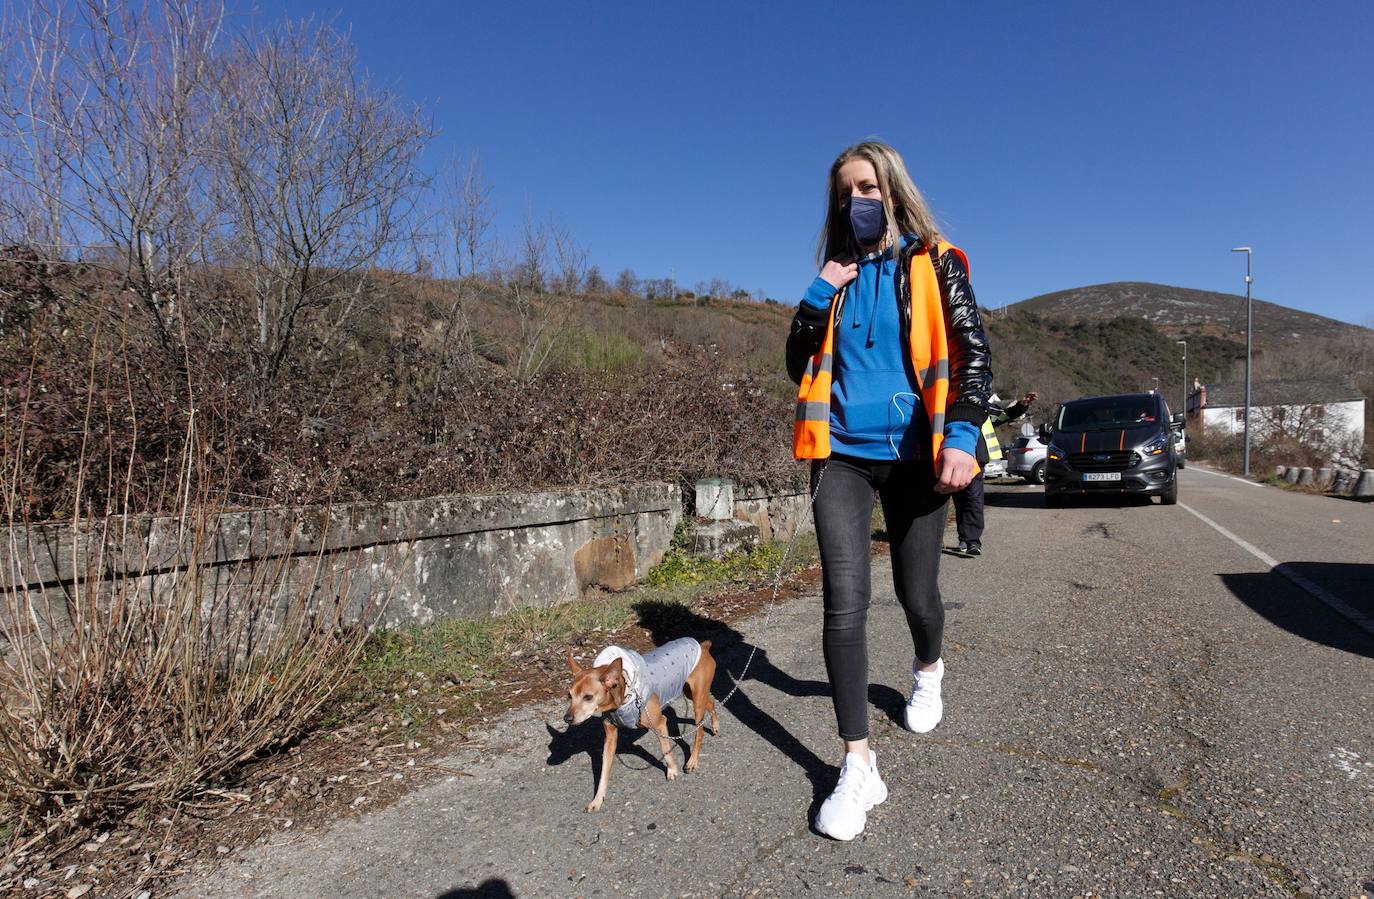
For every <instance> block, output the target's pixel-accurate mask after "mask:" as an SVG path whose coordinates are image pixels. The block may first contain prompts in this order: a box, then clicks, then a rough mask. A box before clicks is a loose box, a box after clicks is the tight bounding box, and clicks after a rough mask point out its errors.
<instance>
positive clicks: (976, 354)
mask: <svg viewBox="0 0 1374 899" xmlns="http://www.w3.org/2000/svg"><path fill="white" fill-rule="evenodd" d="M936 274H937V275H938V276H939V278H938V280H939V282H940V294H941V297H940V299H941V300H943V301H944V303H943V305H944V309H945V336H946V339H947V340H948V341H949V402H948V403H947V404H946V407H945V421H969V422H973V423H974V424H976V425H980V426H981V425H982V423H983V420H984V419H985V418H987V416H988V413H989V412H990V411H991V408H992V405H991V400H989V399H988V397H989V396H991V394H992V351H991V350H990V349H989V348H988V335H987V332H985V331H984V330H983V318H982V316H981V315H979V314H978V301H977V300H976V299H975V298H974V296H973V287H972V285H970V284H969V278H968V269H967V268H966V267H965V266H964V260H963V259H962V258H960V256H959V254H958V253H954V252H946V253H945V254H944V255H942V256H941V257H940V259H939V261H938V265H937V266H936Z"/></svg>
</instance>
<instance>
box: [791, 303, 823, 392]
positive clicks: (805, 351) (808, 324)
mask: <svg viewBox="0 0 1374 899" xmlns="http://www.w3.org/2000/svg"><path fill="white" fill-rule="evenodd" d="M829 322H830V310H829V309H817V308H815V307H814V306H809V305H807V304H806V303H801V304H799V305H798V306H797V314H796V315H794V316H793V317H792V329H791V330H790V331H788V332H787V376H788V377H789V378H791V379H792V383H794V384H800V383H801V379H802V375H803V374H804V373H805V372H806V360H807V359H810V358H811V357H812V356H814V355H816V351H817V350H819V349H820V348H821V343H822V342H824V340H825V327H826V325H827V324H829Z"/></svg>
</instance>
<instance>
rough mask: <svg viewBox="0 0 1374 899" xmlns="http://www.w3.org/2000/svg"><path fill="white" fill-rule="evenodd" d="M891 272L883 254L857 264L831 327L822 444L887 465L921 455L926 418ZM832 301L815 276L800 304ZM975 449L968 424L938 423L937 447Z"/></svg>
mask: <svg viewBox="0 0 1374 899" xmlns="http://www.w3.org/2000/svg"><path fill="white" fill-rule="evenodd" d="M902 241H903V244H902V245H903V246H906V245H907V244H908V243H909V242H910V241H911V238H907V237H904V238H902ZM896 273H897V260H896V259H895V258H894V256H893V253H892V250H891V249H890V248H889V249H888V250H887V251H885V252H883V253H881V254H879V253H874V254H870V255H869V256H866V257H864V258H863V259H861V260H859V275H858V277H857V278H855V279H854V280H853V281H852V282H850V284H849V292H848V294H847V296H846V297H845V301H844V313H843V318H842V320H841V321H840V323H839V325H838V326H837V327H836V328H835V349H834V363H835V367H834V373H833V381H832V387H831V395H830V441H831V445H832V447H833V449H834V451H835V452H837V453H840V454H842V455H846V456H856V457H858V458H861V459H874V460H881V461H889V462H890V461H895V460H901V461H907V460H911V459H919V458H921V457H922V456H927V457H928V456H929V449H928V448H929V446H930V440H929V434H930V419H929V416H927V415H926V413H925V409H924V406H923V404H922V402H921V396H920V386H919V385H918V383H917V380H916V375H915V373H914V372H913V371H912V367H911V354H910V352H909V348H908V347H907V346H906V344H905V342H904V341H903V340H902V323H901V316H900V310H899V309H898V307H897V291H896V286H895V285H896ZM834 296H835V288H834V287H832V286H831V285H830V283H829V282H828V281H826V280H825V279H824V278H820V277H817V278H816V280H815V281H813V282H811V287H810V288H808V289H807V291H806V295H805V296H804V297H803V298H802V302H803V303H806V304H807V305H809V306H812V307H814V308H817V309H825V308H828V307H829V305H830V301H831V299H832V298H833V297H834ZM977 443H978V427H977V426H976V425H974V424H972V423H971V422H967V421H952V422H947V423H946V424H945V443H944V446H946V447H950V448H953V449H959V450H963V451H964V452H966V453H968V454H969V455H973V454H974V448H975V447H976V446H977Z"/></svg>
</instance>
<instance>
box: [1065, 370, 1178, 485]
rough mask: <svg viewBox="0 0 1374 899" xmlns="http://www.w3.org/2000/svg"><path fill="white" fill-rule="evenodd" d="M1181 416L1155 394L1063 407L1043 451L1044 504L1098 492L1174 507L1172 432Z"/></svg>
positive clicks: (1071, 403) (1092, 400) (1175, 471)
mask: <svg viewBox="0 0 1374 899" xmlns="http://www.w3.org/2000/svg"><path fill="white" fill-rule="evenodd" d="M1182 427H1183V416H1182V415H1176V416H1173V417H1172V418H1171V417H1170V415H1169V407H1168V406H1167V405H1166V404H1165V402H1164V397H1163V396H1161V395H1160V394H1158V393H1125V394H1119V395H1116V396H1093V397H1084V398H1082V399H1077V400H1071V401H1069V402H1066V403H1062V404H1060V406H1059V410H1058V412H1057V413H1056V414H1055V417H1054V425H1053V428H1052V429H1050V439H1049V447H1048V448H1047V449H1046V452H1045V502H1046V504H1047V505H1050V506H1057V505H1060V504H1061V503H1062V502H1063V501H1064V498H1065V497H1068V496H1085V495H1088V494H1096V493H1116V494H1122V495H1125V494H1136V495H1142V496H1158V497H1159V498H1160V502H1162V503H1163V504H1164V505H1166V506H1170V505H1173V504H1174V503H1177V502H1178V455H1177V451H1176V450H1175V448H1174V433H1175V432H1176V431H1177V430H1178V429H1180V428H1182Z"/></svg>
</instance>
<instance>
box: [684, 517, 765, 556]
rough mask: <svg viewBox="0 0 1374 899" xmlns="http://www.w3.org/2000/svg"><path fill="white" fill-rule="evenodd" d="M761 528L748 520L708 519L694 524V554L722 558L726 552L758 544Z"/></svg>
mask: <svg viewBox="0 0 1374 899" xmlns="http://www.w3.org/2000/svg"><path fill="white" fill-rule="evenodd" d="M758 543H759V529H758V528H757V527H756V526H754V525H752V524H750V523H749V522H747V521H735V520H733V519H732V520H730V521H707V522H697V523H696V524H694V525H692V554H693V555H696V556H704V557H706V558H710V559H720V558H723V557H724V556H725V554H726V553H729V552H734V551H735V550H739V549H745V548H746V547H750V546H757V545H758Z"/></svg>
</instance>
